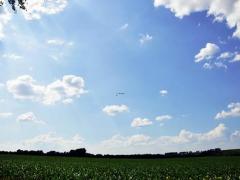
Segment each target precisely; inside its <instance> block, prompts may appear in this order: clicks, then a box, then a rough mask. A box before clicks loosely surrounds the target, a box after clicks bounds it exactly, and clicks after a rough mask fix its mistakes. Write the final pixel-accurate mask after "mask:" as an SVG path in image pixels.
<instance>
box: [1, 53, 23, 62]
mask: <svg viewBox="0 0 240 180" xmlns="http://www.w3.org/2000/svg"><path fill="white" fill-rule="evenodd" d="M2 57H3V58H5V59H8V60H14V61H17V60H20V59H22V58H23V57H22V56H19V55H17V54H14V53H11V54H3V55H2Z"/></svg>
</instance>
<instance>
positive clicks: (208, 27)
mask: <svg viewBox="0 0 240 180" xmlns="http://www.w3.org/2000/svg"><path fill="white" fill-rule="evenodd" d="M35 2H36V1H35V0H31V1H29V7H28V9H29V11H28V12H23V11H21V10H19V11H18V13H16V14H14V13H12V12H11V10H10V8H9V7H8V6H5V7H1V11H0V53H1V56H0V69H1V70H0V123H1V126H0V149H2V150H16V149H18V148H22V149H43V150H44V151H48V150H59V151H67V150H69V149H71V148H78V147H86V148H87V150H88V151H89V152H92V153H99V152H100V153H114V154H116V153H117V154H120V153H164V152H167V151H186V150H202V149H208V148H215V147H220V148H223V149H226V148H239V146H240V144H239V142H240V141H239V140H240V121H239V117H240V97H239V92H240V86H239V75H240V71H239V69H240V40H239V39H240V33H239V31H240V27H239V26H240V17H239V13H238V9H239V7H240V1H239V0H237V1H231V2H229V1H227V0H226V1H223V2H222V3H218V0H214V1H209V2H207V3H206V2H204V1H201V0H200V1H199V2H198V3H196V2H194V1H188V2H184V1H183V2H182V3H180V4H179V2H180V1H177V0H169V1H163V0H155V1H151V0H145V1H141V2H139V1H136V0H133V1H131V2H129V1H127V0H122V1H117V2H116V1H112V2H109V1H106V0H103V1H101V2H98V1H94V0H88V1H87V0H82V1H75V0H74V1H68V0H59V1H54V0H48V1H46V3H43V2H42V1H40V2H38V3H35ZM118 93H120V94H118Z"/></svg>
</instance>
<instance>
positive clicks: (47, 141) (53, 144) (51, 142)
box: [22, 133, 84, 152]
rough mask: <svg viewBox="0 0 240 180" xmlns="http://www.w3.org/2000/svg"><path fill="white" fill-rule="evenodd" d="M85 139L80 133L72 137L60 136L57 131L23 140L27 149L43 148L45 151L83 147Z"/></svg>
mask: <svg viewBox="0 0 240 180" xmlns="http://www.w3.org/2000/svg"><path fill="white" fill-rule="evenodd" d="M83 143H84V139H83V138H82V137H80V136H79V135H78V134H76V135H74V136H73V137H70V138H64V137H61V136H58V135H57V134H56V133H47V134H42V135H39V136H36V137H34V138H32V139H28V140H25V141H23V142H22V145H23V147H24V148H25V149H43V150H45V151H50V150H54V151H61V152H63V151H69V150H71V149H77V148H82V147H83Z"/></svg>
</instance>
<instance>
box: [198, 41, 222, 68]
mask: <svg viewBox="0 0 240 180" xmlns="http://www.w3.org/2000/svg"><path fill="white" fill-rule="evenodd" d="M219 50H220V48H219V47H218V46H217V45H216V44H213V43H207V44H206V46H205V47H204V48H202V49H201V50H200V52H199V53H198V54H197V55H196V56H195V62H196V63H198V62H201V61H203V60H208V59H212V58H213V57H214V56H215V54H217V53H218V52H219Z"/></svg>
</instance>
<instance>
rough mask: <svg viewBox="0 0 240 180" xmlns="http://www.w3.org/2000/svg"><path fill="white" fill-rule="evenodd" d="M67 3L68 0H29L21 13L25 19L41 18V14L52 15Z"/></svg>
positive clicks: (61, 9)
mask: <svg viewBox="0 0 240 180" xmlns="http://www.w3.org/2000/svg"><path fill="white" fill-rule="evenodd" d="M67 5H68V0H29V1H28V3H27V5H26V8H27V11H23V15H24V17H25V18H26V19H27V20H33V19H41V17H42V15H44V14H46V15H52V14H57V13H60V12H62V11H63V10H64V9H65V8H66V7H67Z"/></svg>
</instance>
